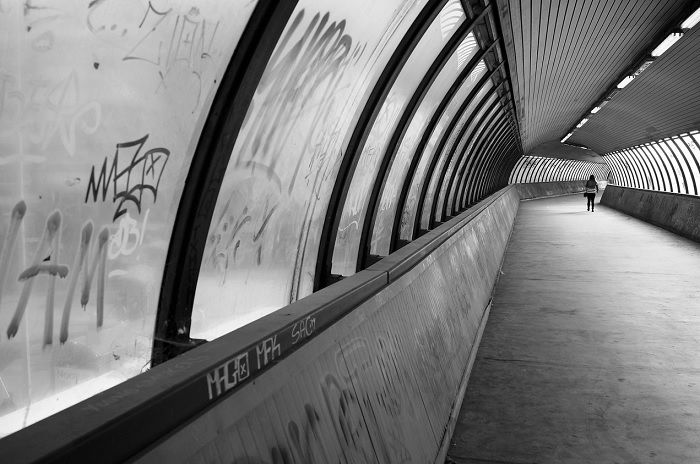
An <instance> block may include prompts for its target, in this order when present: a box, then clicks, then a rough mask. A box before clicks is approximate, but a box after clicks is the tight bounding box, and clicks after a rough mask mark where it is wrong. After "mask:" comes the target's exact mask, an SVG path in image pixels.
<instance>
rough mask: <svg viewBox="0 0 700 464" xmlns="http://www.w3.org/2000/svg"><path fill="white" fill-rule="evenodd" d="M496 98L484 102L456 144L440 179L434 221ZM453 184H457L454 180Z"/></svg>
mask: <svg viewBox="0 0 700 464" xmlns="http://www.w3.org/2000/svg"><path fill="white" fill-rule="evenodd" d="M497 98H498V95H496V94H495V93H494V94H492V95H491V96H490V97H489V99H488V100H487V101H486V104H484V106H483V107H482V108H481V109H480V110H479V112H478V113H477V114H476V116H475V117H474V119H472V121H471V122H470V123H469V127H467V130H466V131H465V132H464V135H463V136H462V138H461V139H460V140H459V142H458V143H457V148H456V149H455V151H454V154H453V155H452V159H451V160H450V164H449V165H448V166H447V172H445V176H444V177H443V179H442V185H441V186H440V194H439V195H438V203H437V208H435V219H434V220H435V221H440V220H441V219H442V211H443V209H444V205H445V201H446V197H447V189H448V188H449V187H450V186H449V180H450V179H451V178H452V177H453V176H455V175H456V174H455V170H457V171H458V170H459V168H460V167H461V166H462V163H463V162H465V160H466V158H467V156H466V153H465V145H466V144H467V142H469V141H470V139H471V138H472V137H473V136H474V132H475V131H476V129H477V128H478V127H479V123H480V122H482V121H483V120H485V119H488V118H489V117H490V116H491V115H492V114H493V113H494V111H496V108H492V109H491V110H489V108H490V107H491V105H492V104H493V103H494V102H495V101H496V99H497ZM487 111H488V113H487ZM463 153H464V155H463ZM454 183H457V182H456V179H455V182H454Z"/></svg>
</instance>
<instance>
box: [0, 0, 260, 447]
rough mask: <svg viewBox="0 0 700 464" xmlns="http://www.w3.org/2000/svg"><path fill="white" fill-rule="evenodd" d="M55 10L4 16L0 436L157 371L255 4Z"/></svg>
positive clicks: (13, 8)
mask: <svg viewBox="0 0 700 464" xmlns="http://www.w3.org/2000/svg"><path fill="white" fill-rule="evenodd" d="M49 3H50V4H47V5H46V6H41V7H35V8H29V7H27V6H26V5H25V4H24V3H23V2H5V3H4V4H3V7H2V8H1V9H0V31H2V32H3V33H2V34H0V56H2V57H3V58H2V65H1V66H2V70H1V71H0V76H1V77H0V82H2V85H0V166H2V167H1V168H0V198H2V203H1V204H0V248H1V249H2V251H1V252H0V296H1V299H2V301H0V328H1V329H2V331H1V333H2V334H3V337H2V338H3V340H2V341H0V436H3V435H7V434H8V433H11V432H13V431H16V430H18V429H20V428H22V427H24V426H26V425H28V424H31V423H33V422H36V421H38V420H40V419H42V418H44V417H46V416H49V415H51V414H54V413H56V412H58V411H60V410H62V409H64V408H66V407H68V406H70V405H72V404H74V403H77V402H78V401H81V400H83V399H85V398H88V397H90V396H92V395H94V394H96V393H98V392H100V391H102V390H105V389H107V388H109V387H111V386H113V385H115V384H117V383H120V382H122V381H123V380H125V379H127V378H129V377H132V376H134V375H136V374H138V373H140V372H141V371H142V370H144V369H147V368H148V366H149V363H150V357H151V348H152V342H153V332H154V323H155V313H156V305H157V302H158V297H159V291H160V282H161V278H162V275H163V267H164V263H165V258H166V253H167V250H168V242H169V240H170V234H171V231H172V225H173V222H174V218H175V214H176V212H177V208H178V203H179V200H180V195H181V193H182V187H183V184H184V179H185V177H186V175H187V171H188V169H189V166H190V162H191V159H192V155H193V152H194V148H195V147H196V145H197V141H198V139H199V135H200V132H201V128H202V126H203V124H204V121H205V119H206V116H207V113H208V111H209V107H210V105H211V102H212V100H213V98H214V95H215V93H216V90H217V87H218V85H217V84H218V82H220V81H221V78H222V76H223V73H224V71H225V69H226V66H227V64H228V62H229V61H230V58H231V55H232V53H233V50H234V48H235V46H236V44H237V42H238V40H239V38H240V35H241V33H242V31H243V28H244V27H245V24H246V22H247V21H248V18H249V17H250V14H251V12H252V11H253V8H254V7H255V4H256V2H254V1H253V2H250V1H242V0H241V1H231V2H220V1H200V2H197V6H196V7H193V6H192V3H191V2H184V1H176V0H173V1H162V2H158V6H157V7H156V6H154V5H153V4H152V3H150V2H137V3H136V4H134V3H133V2H129V3H128V5H127V4H125V3H122V2H89V4H88V3H87V2H81V4H80V6H79V5H78V3H77V2H49ZM81 306H82V309H81ZM5 334H8V335H9V340H8V339H5Z"/></svg>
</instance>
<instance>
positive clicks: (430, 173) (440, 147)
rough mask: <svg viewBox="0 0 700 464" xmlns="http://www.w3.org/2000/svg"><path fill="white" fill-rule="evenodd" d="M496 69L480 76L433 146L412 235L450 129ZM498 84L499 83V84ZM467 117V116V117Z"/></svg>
mask: <svg viewBox="0 0 700 464" xmlns="http://www.w3.org/2000/svg"><path fill="white" fill-rule="evenodd" d="M496 71H497V69H494V70H493V71H491V72H489V73H487V74H485V75H484V76H482V78H481V80H480V81H479V83H478V84H477V85H476V86H474V89H473V90H472V91H471V92H470V93H469V95H468V96H467V98H466V99H465V100H464V103H462V105H461V106H460V107H459V109H458V110H457V112H456V113H455V116H454V117H453V118H452V121H450V125H449V126H448V127H447V128H446V129H445V134H444V135H443V136H442V139H441V140H440V143H439V144H438V145H437V147H436V148H435V154H436V156H434V157H433V159H432V160H430V164H429V165H428V168H427V169H426V174H425V179H426V182H424V183H423V186H422V187H421V191H420V194H419V196H418V203H417V205H416V213H417V215H416V220H415V221H414V224H413V237H417V236H418V234H419V233H420V223H421V218H422V216H423V208H424V207H425V198H426V196H427V195H428V188H429V186H430V181H431V179H432V176H433V171H435V167H436V166H437V164H438V162H439V161H440V155H441V153H442V150H444V148H445V145H446V144H447V141H448V140H449V138H450V135H451V134H452V131H454V129H455V127H456V126H457V123H458V122H459V120H460V119H461V118H462V116H463V115H464V112H465V111H466V110H467V108H468V107H469V105H470V104H471V103H472V101H473V100H474V98H476V96H477V95H478V94H479V92H481V90H482V89H483V87H484V85H486V83H488V82H489V81H490V80H491V77H492V76H493V75H494V74H495V73H496ZM499 86H500V84H499ZM495 87H497V86H494V87H492V88H491V91H495ZM491 91H489V92H487V93H486V94H485V95H484V96H483V97H482V101H486V100H488V97H490V95H491ZM477 106H478V105H477ZM467 119H469V118H467ZM467 125H468V124H467V123H466V122H465V124H464V126H463V127H462V129H464V130H466V128H467ZM460 132H462V131H461V130H460ZM459 138H460V137H459V136H457V137H455V141H454V144H453V145H454V146H453V147H451V148H450V152H452V153H453V152H454V149H455V148H456V145H457V144H458V142H459ZM443 158H445V166H447V165H448V163H449V161H450V158H448V153H445V156H444V157H443ZM435 184H436V188H437V189H438V190H437V191H436V194H438V193H439V187H440V186H439V184H438V182H436V183H435ZM433 199H435V196H433ZM428 224H430V223H428Z"/></svg>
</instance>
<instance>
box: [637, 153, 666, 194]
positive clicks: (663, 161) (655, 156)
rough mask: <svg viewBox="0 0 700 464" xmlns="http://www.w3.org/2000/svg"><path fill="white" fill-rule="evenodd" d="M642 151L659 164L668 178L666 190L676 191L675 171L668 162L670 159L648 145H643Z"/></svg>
mask: <svg viewBox="0 0 700 464" xmlns="http://www.w3.org/2000/svg"><path fill="white" fill-rule="evenodd" d="M639 149H640V150H641V151H643V152H644V153H646V154H647V155H648V156H649V157H650V158H652V159H653V160H654V161H656V162H657V164H659V166H660V169H661V173H662V175H663V176H664V179H666V188H665V189H664V190H665V191H666V192H673V191H674V179H673V171H672V170H671V166H669V164H668V160H667V159H664V158H665V157H664V156H662V155H659V154H658V153H657V152H656V151H654V150H652V149H651V147H649V146H647V145H641V146H640V147H639Z"/></svg>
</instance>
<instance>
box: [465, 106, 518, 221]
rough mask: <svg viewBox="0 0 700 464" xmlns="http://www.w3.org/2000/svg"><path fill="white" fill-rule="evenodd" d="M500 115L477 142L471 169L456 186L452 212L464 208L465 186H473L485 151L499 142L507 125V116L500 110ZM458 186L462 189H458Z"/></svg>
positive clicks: (467, 169) (484, 156)
mask: <svg viewBox="0 0 700 464" xmlns="http://www.w3.org/2000/svg"><path fill="white" fill-rule="evenodd" d="M501 110H502V113H501V116H500V117H499V118H498V120H497V121H496V122H494V124H493V125H492V126H491V128H489V129H488V130H487V131H486V132H484V134H483V137H482V138H481V140H480V141H479V143H478V145H475V147H474V156H473V157H472V160H473V161H472V163H471V169H469V168H466V169H465V170H464V175H463V179H464V180H463V182H461V183H460V184H457V190H456V191H455V201H454V202H453V203H452V211H457V210H458V209H459V208H460V207H462V208H464V206H463V205H465V204H466V202H465V200H466V196H467V193H468V192H467V188H466V186H472V185H474V180H475V175H476V173H477V171H478V170H479V169H480V167H481V165H482V164H483V162H484V159H485V158H486V151H487V150H488V149H490V148H491V146H493V145H494V143H496V142H497V141H500V136H501V135H502V132H501V131H502V130H503V127H504V126H505V125H506V124H507V118H508V115H507V114H506V112H505V111H504V109H503V108H501ZM460 185H462V187H461V188H460Z"/></svg>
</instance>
